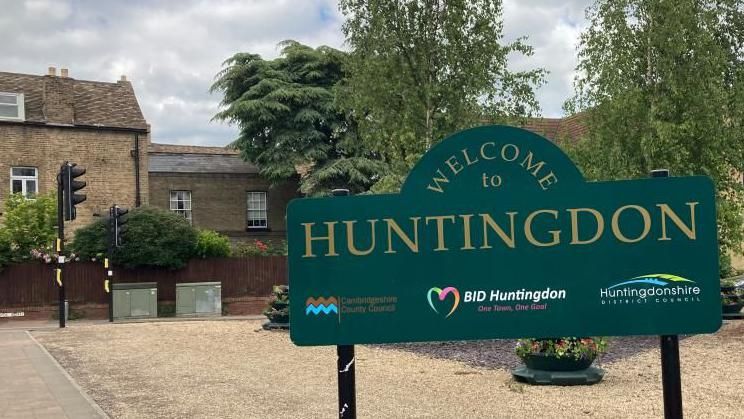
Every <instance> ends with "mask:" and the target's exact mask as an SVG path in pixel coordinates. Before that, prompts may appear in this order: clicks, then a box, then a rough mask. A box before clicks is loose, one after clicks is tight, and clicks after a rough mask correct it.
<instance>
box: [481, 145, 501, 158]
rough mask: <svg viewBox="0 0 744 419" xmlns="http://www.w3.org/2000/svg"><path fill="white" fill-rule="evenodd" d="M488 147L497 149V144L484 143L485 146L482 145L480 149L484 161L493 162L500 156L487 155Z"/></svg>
mask: <svg viewBox="0 0 744 419" xmlns="http://www.w3.org/2000/svg"><path fill="white" fill-rule="evenodd" d="M487 145H488V146H491V147H494V148H495V147H496V143H494V142H492V141H490V142H487V143H483V145H481V148H480V155H481V157H483V160H493V159H495V158H496V157H498V156H495V155H493V154H486V146H487Z"/></svg>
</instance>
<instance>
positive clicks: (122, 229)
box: [114, 206, 129, 247]
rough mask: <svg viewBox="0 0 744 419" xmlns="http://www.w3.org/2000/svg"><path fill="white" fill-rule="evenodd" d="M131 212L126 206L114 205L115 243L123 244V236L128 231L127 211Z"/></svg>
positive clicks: (117, 245) (117, 244) (116, 244)
mask: <svg viewBox="0 0 744 419" xmlns="http://www.w3.org/2000/svg"><path fill="white" fill-rule="evenodd" d="M128 212H129V210H128V209H126V208H119V207H118V206H115V207H114V245H115V246H116V247H119V246H121V245H122V236H123V235H124V234H125V233H126V232H127V222H129V220H127V217H126V215H127V213H128Z"/></svg>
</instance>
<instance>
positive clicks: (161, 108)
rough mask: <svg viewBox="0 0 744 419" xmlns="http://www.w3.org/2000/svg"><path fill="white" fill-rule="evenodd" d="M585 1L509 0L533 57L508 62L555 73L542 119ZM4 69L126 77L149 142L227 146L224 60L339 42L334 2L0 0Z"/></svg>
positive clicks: (564, 87)
mask: <svg viewBox="0 0 744 419" xmlns="http://www.w3.org/2000/svg"><path fill="white" fill-rule="evenodd" d="M588 2H589V0H569V1H564V2H562V3H560V4H556V3H555V2H554V1H551V0H505V19H506V20H505V30H506V35H507V38H508V39H514V37H516V36H521V35H527V36H529V42H530V43H531V44H532V45H533V46H534V47H535V55H534V56H533V57H531V58H529V59H526V60H524V59H523V60H516V61H515V62H513V63H512V64H513V67H514V68H529V67H535V66H541V67H544V68H546V69H548V70H550V71H551V74H550V77H549V83H548V85H547V86H544V87H543V88H542V89H541V90H540V91H539V92H538V96H539V98H540V100H541V102H542V105H543V112H544V114H546V115H550V116H555V115H558V114H559V113H560V105H561V104H562V102H563V101H564V100H565V99H566V98H567V97H568V96H569V95H570V92H571V80H572V72H573V68H574V66H575V51H574V46H575V43H576V37H577V34H578V33H579V31H580V29H581V27H582V25H583V9H584V8H585V7H586V5H587V4H588ZM0 10H3V13H2V14H0V37H1V38H2V39H4V40H5V41H4V42H2V43H0V57H3V58H2V64H0V71H12V72H21V73H30V74H44V73H45V72H46V67H47V66H50V65H52V66H56V67H58V68H61V67H65V68H69V69H70V74H71V76H72V77H75V78H80V79H88V80H101V81H115V80H117V79H118V78H119V76H120V75H122V74H125V75H127V77H128V79H129V80H131V81H132V83H133V85H134V88H135V91H136V93H137V97H138V99H139V102H140V105H141V106H142V110H143V112H144V114H145V117H146V118H147V120H148V122H150V124H151V125H152V129H153V140H154V141H160V142H176V143H183V144H210V145H224V144H227V143H228V142H230V141H231V140H233V139H234V138H235V136H236V134H237V129H236V128H235V127H232V126H226V125H222V124H219V123H215V122H210V119H211V118H212V116H213V115H214V114H215V113H216V112H217V110H218V106H217V104H218V102H219V100H220V97H219V96H218V95H210V94H209V93H208V89H209V86H210V85H211V83H212V81H213V78H214V75H215V74H216V73H217V72H218V71H219V70H220V67H221V63H222V62H223V61H224V60H225V59H226V58H228V57H230V56H231V55H232V54H234V53H236V52H239V51H250V52H254V53H259V54H261V55H262V56H264V57H265V58H273V57H276V56H277V55H278V53H279V51H278V49H277V47H276V45H277V43H279V42H281V41H283V40H286V39H295V40H298V41H300V42H303V43H306V44H309V45H313V46H318V45H323V44H325V45H330V46H333V47H336V48H340V47H342V44H343V34H342V33H341V23H342V17H341V16H340V14H339V13H338V11H337V7H336V0H182V1H177V2H176V1H166V0H157V1H151V0H130V1H125V2H123V1H122V2H120V1H117V2H108V1H107V2H101V1H97V0H59V1H52V0H46V1H44V0H28V1H26V2H20V1H16V0H0Z"/></svg>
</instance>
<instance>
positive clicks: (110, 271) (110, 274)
mask: <svg viewBox="0 0 744 419" xmlns="http://www.w3.org/2000/svg"><path fill="white" fill-rule="evenodd" d="M114 211H115V206H112V207H111V208H109V219H108V225H107V227H108V228H107V229H106V231H107V232H108V234H107V237H106V239H107V242H108V250H107V252H106V259H105V260H104V262H103V267H104V268H105V269H106V284H107V290H106V291H107V292H108V314H109V322H113V321H114V290H113V287H114V268H113V267H112V266H111V265H110V263H111V259H112V258H113V253H114V240H115V237H114V217H115V216H116V214H115V213H114Z"/></svg>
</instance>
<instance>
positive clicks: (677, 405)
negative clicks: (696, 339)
mask: <svg viewBox="0 0 744 419" xmlns="http://www.w3.org/2000/svg"><path fill="white" fill-rule="evenodd" d="M651 177H669V170H667V169H659V170H652V171H651ZM660 343H661V385H662V387H663V391H664V418H665V419H682V376H681V373H680V368H679V336H677V335H663V336H661V337H660Z"/></svg>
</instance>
